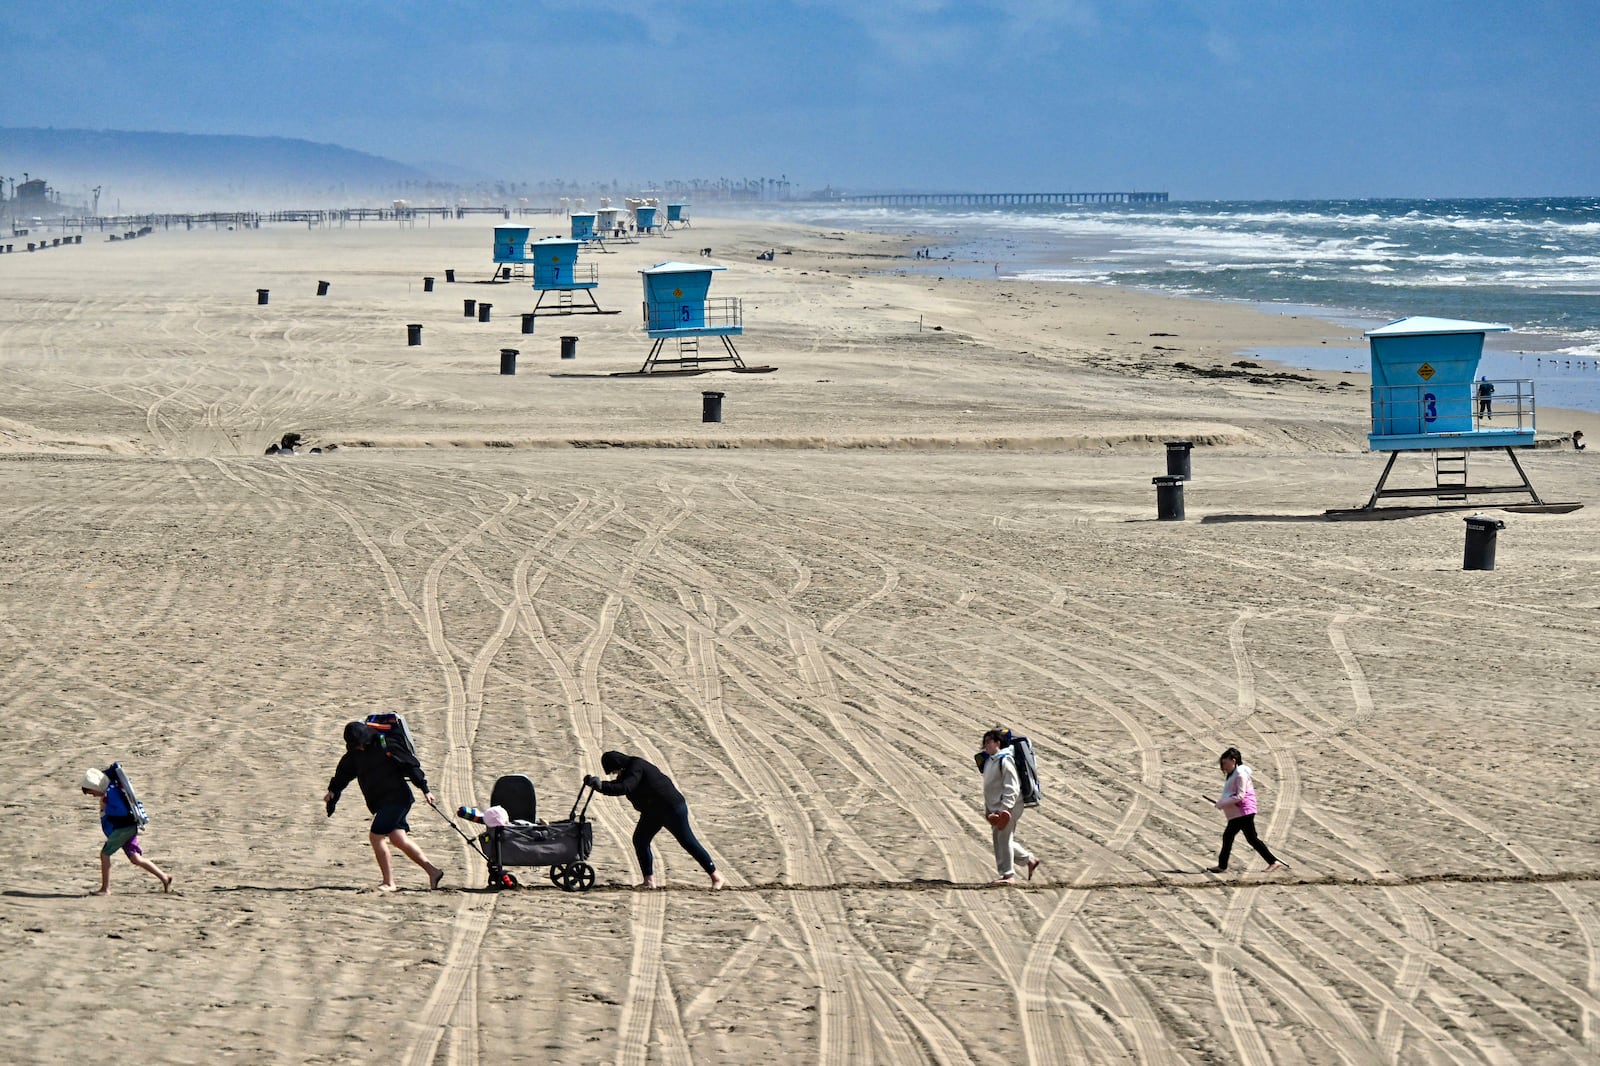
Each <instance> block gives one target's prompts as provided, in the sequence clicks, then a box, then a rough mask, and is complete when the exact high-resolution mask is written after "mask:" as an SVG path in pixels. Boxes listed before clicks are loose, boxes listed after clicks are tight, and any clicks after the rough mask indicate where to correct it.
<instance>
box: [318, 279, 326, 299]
mask: <svg viewBox="0 0 1600 1066" xmlns="http://www.w3.org/2000/svg"><path fill="white" fill-rule="evenodd" d="M317 295H318V296H326V295H328V283H327V282H326V281H319V282H317Z"/></svg>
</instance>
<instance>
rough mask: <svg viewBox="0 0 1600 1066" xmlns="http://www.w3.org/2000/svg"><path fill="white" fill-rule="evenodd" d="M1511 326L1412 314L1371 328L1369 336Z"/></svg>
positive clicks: (1488, 330)
mask: <svg viewBox="0 0 1600 1066" xmlns="http://www.w3.org/2000/svg"><path fill="white" fill-rule="evenodd" d="M1510 331H1511V327H1510V326H1504V325H1501V324H1500V323H1498V322H1463V321H1462V320H1460V319H1458V318H1430V317H1429V316H1427V315H1412V316H1411V317H1410V318H1402V319H1397V320H1396V321H1394V322H1391V323H1389V324H1388V325H1387V326H1379V327H1378V328H1377V329H1369V330H1367V332H1366V333H1365V334H1363V336H1367V337H1438V336H1442V335H1444V334H1450V333H1509V332H1510Z"/></svg>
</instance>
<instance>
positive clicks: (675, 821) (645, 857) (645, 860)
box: [633, 803, 717, 877]
mask: <svg viewBox="0 0 1600 1066" xmlns="http://www.w3.org/2000/svg"><path fill="white" fill-rule="evenodd" d="M663 829H665V830H666V831H667V832H669V833H671V834H672V836H673V839H675V840H677V842H678V843H679V844H682V845H683V850H684V851H687V852H688V853H689V856H690V857H691V858H692V859H694V861H695V862H697V863H699V864H700V869H702V870H704V871H705V872H706V873H712V872H713V871H715V870H716V868H717V864H716V863H714V862H712V861H711V856H710V854H708V853H707V852H706V849H705V848H704V847H702V846H701V844H700V841H698V840H696V839H695V838H694V830H693V829H690V828H689V805H688V804H687V803H680V804H678V805H677V806H676V807H673V808H672V809H671V810H669V811H666V812H660V811H640V812H639V824H638V825H636V826H635V827H634V829H633V853H634V854H635V855H636V856H638V858H639V869H640V871H641V872H643V874H644V876H646V877H650V876H651V875H652V874H654V873H655V872H656V861H655V856H654V855H652V854H651V852H650V841H652V840H654V839H655V836H656V834H657V833H659V832H661V831H662V830H663Z"/></svg>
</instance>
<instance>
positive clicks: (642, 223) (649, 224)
mask: <svg viewBox="0 0 1600 1066" xmlns="http://www.w3.org/2000/svg"><path fill="white" fill-rule="evenodd" d="M656 211H657V207H656V205H655V204H640V205H639V206H638V207H635V208H634V209H633V227H634V229H636V230H638V231H639V232H640V233H654V232H655V231H656Z"/></svg>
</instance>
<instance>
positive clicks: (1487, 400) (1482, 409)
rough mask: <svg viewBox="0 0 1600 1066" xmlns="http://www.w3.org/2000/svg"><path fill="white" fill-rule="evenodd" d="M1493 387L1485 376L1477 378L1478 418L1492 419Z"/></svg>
mask: <svg viewBox="0 0 1600 1066" xmlns="http://www.w3.org/2000/svg"><path fill="white" fill-rule="evenodd" d="M1493 408H1494V385H1493V383H1491V382H1490V381H1489V376H1488V375H1487V374H1481V375H1479V377H1478V417H1479V418H1485V419H1489V420H1490V421H1493V419H1494V411H1493Z"/></svg>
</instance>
